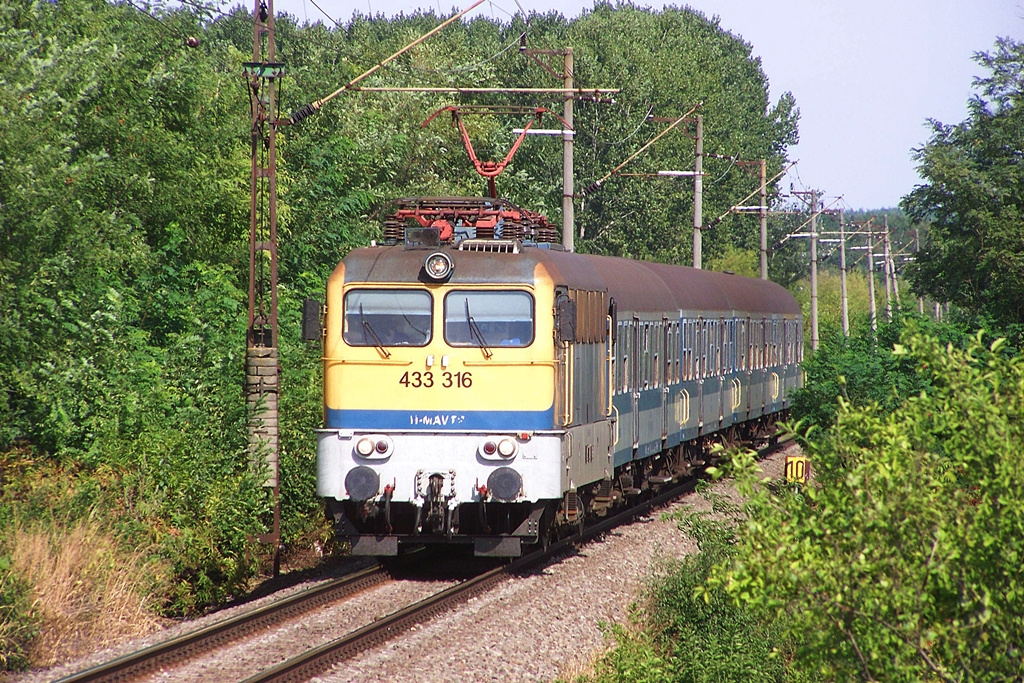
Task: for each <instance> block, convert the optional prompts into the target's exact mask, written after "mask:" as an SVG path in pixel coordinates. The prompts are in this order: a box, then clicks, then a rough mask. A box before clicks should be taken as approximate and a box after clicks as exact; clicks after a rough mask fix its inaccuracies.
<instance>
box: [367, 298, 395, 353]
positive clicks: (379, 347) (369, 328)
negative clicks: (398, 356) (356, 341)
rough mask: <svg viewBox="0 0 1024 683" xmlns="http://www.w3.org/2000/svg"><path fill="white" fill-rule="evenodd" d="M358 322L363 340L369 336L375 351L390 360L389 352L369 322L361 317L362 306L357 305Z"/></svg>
mask: <svg viewBox="0 0 1024 683" xmlns="http://www.w3.org/2000/svg"><path fill="white" fill-rule="evenodd" d="M359 322H360V323H361V324H362V326H363V339H364V340H365V339H366V335H370V339H372V340H373V345H374V346H376V347H377V351H379V352H380V354H381V355H382V356H384V357H385V358H391V352H390V351H388V350H387V349H385V348H384V342H382V341H381V340H380V337H378V336H377V333H376V332H375V331H374V329H373V326H371V325H370V322H369V321H368V320H367V319H366V318H365V317H364V316H363V305H362V304H359Z"/></svg>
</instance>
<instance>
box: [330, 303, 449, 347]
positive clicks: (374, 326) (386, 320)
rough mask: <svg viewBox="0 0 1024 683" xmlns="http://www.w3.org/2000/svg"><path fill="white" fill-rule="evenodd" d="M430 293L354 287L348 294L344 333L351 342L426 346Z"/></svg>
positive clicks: (350, 344)
mask: <svg viewBox="0 0 1024 683" xmlns="http://www.w3.org/2000/svg"><path fill="white" fill-rule="evenodd" d="M431 317H432V316H431V298H430V293H429V292H426V291H423V290H413V289H407V290H402V289H353V290H351V291H349V292H348V293H347V294H346V295H345V319H344V330H343V336H344V339H345V343H346V344H348V345H349V346H426V345H427V343H429V342H430V323H431Z"/></svg>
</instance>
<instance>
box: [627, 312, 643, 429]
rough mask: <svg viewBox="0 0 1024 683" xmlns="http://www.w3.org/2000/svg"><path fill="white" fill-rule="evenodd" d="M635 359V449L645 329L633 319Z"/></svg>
mask: <svg viewBox="0 0 1024 683" xmlns="http://www.w3.org/2000/svg"><path fill="white" fill-rule="evenodd" d="M632 327H633V330H632V334H633V357H632V358H631V359H630V362H631V363H632V364H633V368H632V379H633V386H632V389H633V391H632V392H631V401H632V406H633V410H632V413H633V448H634V449H635V448H637V447H638V446H639V445H640V388H641V387H642V386H643V384H642V383H641V381H640V369H641V367H642V366H643V364H642V358H641V356H643V328H642V326H641V325H640V318H637V317H634V318H633V326H632Z"/></svg>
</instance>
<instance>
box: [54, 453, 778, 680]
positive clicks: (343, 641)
mask: <svg viewBox="0 0 1024 683" xmlns="http://www.w3.org/2000/svg"><path fill="white" fill-rule="evenodd" d="M785 445H787V444H786V443H785V442H780V443H779V444H777V445H775V446H771V447H769V448H766V449H764V450H762V451H761V455H762V457H764V456H766V455H768V454H770V453H772V452H774V451H775V450H777V449H779V448H781V447H784V446H785ZM696 483H697V480H696V479H692V480H689V481H685V482H682V483H679V484H676V485H674V486H671V487H666V488H663V489H662V490H661V491H659V492H658V493H657V494H655V495H654V496H652V497H651V498H649V499H647V500H646V501H644V502H642V503H640V504H638V505H635V506H633V507H631V508H630V509H628V510H625V511H623V512H621V513H619V514H616V515H610V516H608V517H606V518H603V519H600V520H598V521H597V522H595V523H593V524H591V525H590V526H588V527H586V528H584V530H583V531H582V532H581V533H579V534H577V535H574V536H571V537H568V538H565V539H562V540H560V541H557V542H554V543H552V544H551V545H550V546H549V547H547V548H545V549H542V550H538V551H536V552H533V553H531V554H528V555H526V556H524V557H522V558H519V559H517V560H515V561H513V562H511V563H509V564H506V565H503V566H500V567H497V568H493V569H490V570H489V571H485V572H483V573H480V574H477V575H475V576H473V577H471V578H469V579H466V580H464V581H462V582H460V583H458V584H456V585H454V586H451V587H449V588H446V589H444V590H441V591H440V592H437V593H435V594H433V595H430V596H429V597H427V598H425V599H422V600H420V601H418V602H415V603H413V604H410V605H408V606H407V607H404V608H402V609H398V610H396V611H394V612H392V613H390V614H388V615H386V616H383V617H380V618H378V619H376V620H374V621H372V622H371V623H369V624H367V625H365V626H363V627H361V628H359V629H357V630H355V631H352V632H350V633H348V634H346V635H344V636H341V637H339V638H336V639H334V640H331V641H330V642H327V643H325V644H323V645H320V646H319V647H315V648H312V649H310V650H308V651H306V652H303V653H302V654H300V655H298V656H296V657H293V658H291V659H287V660H286V661H283V662H281V663H280V664H278V665H276V666H272V667H270V668H267V669H264V670H262V671H260V672H259V673H256V674H254V675H252V676H250V677H249V678H247V679H245V681H244V683H269V682H275V683H277V682H283V681H296V682H298V681H307V680H309V679H310V678H313V677H315V676H317V675H319V674H321V673H323V672H325V671H327V670H329V669H330V668H331V667H332V666H334V665H335V664H338V663H340V662H343V661H345V660H347V659H350V658H352V657H355V656H356V655H358V654H360V653H362V652H365V651H367V650H370V649H372V648H375V647H378V646H380V645H382V644H384V643H386V642H388V641H389V640H392V639H394V638H396V637H398V636H399V635H401V634H402V633H403V632H405V631H407V630H409V629H410V628H412V627H413V626H415V625H417V624H422V623H424V622H427V621H429V620H430V619H432V618H434V617H436V616H437V615H440V614H442V613H445V612H447V611H449V610H452V609H453V608H455V607H456V606H458V605H459V604H462V603H464V602H466V601H468V600H470V599H471V598H473V597H474V596H477V595H480V594H482V593H485V592H487V591H488V590H490V589H491V588H492V587H494V586H495V585H496V584H498V583H501V582H503V581H506V580H508V579H509V578H510V577H513V576H515V575H517V574H520V573H524V572H527V571H530V570H531V569H533V568H535V567H536V566H538V565H541V564H543V563H545V562H547V561H548V560H550V559H551V558H552V557H555V556H558V555H560V554H562V553H564V552H565V551H567V550H569V549H570V548H571V547H574V546H577V545H579V544H582V543H585V542H587V541H589V540H592V539H594V538H596V537H599V536H601V535H602V534H605V533H607V532H608V531H610V530H612V529H613V528H615V527H617V526H619V525H621V524H624V523H627V522H629V521H631V520H632V519H634V518H637V517H641V516H645V515H648V514H649V513H650V512H651V511H652V510H653V509H656V508H658V507H661V506H663V505H666V504H668V503H670V502H672V501H673V500H675V499H677V498H679V497H680V496H681V495H685V494H687V493H689V492H691V491H692V490H693V489H694V487H695V486H696ZM391 579H392V575H391V573H390V572H389V571H388V570H387V569H386V568H384V567H381V566H377V567H371V568H368V569H364V570H361V571H359V572H356V573H354V574H351V575H348V576H345V577H342V578H339V579H336V580H334V581H330V582H327V583H325V584H322V585H320V586H318V587H316V588H313V589H309V590H307V591H303V592H301V593H297V594H295V595H293V596H290V597H289V598H286V599H284V600H280V601H277V602H274V603H270V604H268V605H265V606H263V607H261V608H259V609H257V610H254V611H251V612H248V613H245V614H241V615H239V616H237V617H232V618H229V619H226V620H224V621H222V622H219V623H216V624H213V625H211V626H208V627H206V628H203V629H200V630H198V631H194V632H191V633H187V634H184V635H182V636H179V637H177V638H174V639H171V640H168V641H165V642H162V643H159V644H157V645H154V646H151V647H149V648H146V649H144V650H140V651H138V652H135V653H131V654H129V655H125V656H123V657H120V658H118V659H115V660H113V661H111V662H108V663H105V664H102V665H100V666H97V667H94V668H92V669H88V670H85V671H82V672H80V673H77V674H73V675H71V676H68V677H66V678H62V679H60V680H59V681H58V682H57V683H85V682H93V681H128V680H133V679H136V678H140V677H142V676H146V675H150V674H153V673H154V672H156V671H158V670H160V669H164V668H170V667H173V666H178V665H181V664H182V663H184V662H187V661H189V660H192V659H194V658H196V657H199V656H200V655H202V654H203V653H206V652H209V651H211V650H214V649H218V648H223V647H226V646H228V645H229V644H230V643H232V642H235V641H237V640H239V639H241V638H244V637H249V636H252V635H253V634H255V633H257V632H259V631H269V630H270V629H271V628H272V627H274V626H275V625H276V624H280V623H283V622H285V621H287V620H290V619H293V618H295V617H297V616H300V615H302V614H304V613H309V612H312V611H314V610H316V609H318V608H320V607H322V606H325V605H328V604H329V603H332V602H336V601H339V600H343V599H345V598H346V597H347V596H351V595H354V594H355V593H357V592H359V591H362V590H364V589H367V588H370V587H372V586H375V585H377V584H380V583H383V582H385V581H389V580H391Z"/></svg>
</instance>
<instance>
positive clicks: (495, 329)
mask: <svg viewBox="0 0 1024 683" xmlns="http://www.w3.org/2000/svg"><path fill="white" fill-rule="evenodd" d="M444 338H445V341H447V342H448V343H449V344H450V345H452V346H484V347H492V346H493V347H499V346H505V347H525V346H529V345H530V344H531V343H533V296H532V295H530V294H529V292H517V291H507V292H491V291H465V290H455V291H452V292H449V293H448V294H447V295H446V296H445V298H444Z"/></svg>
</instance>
